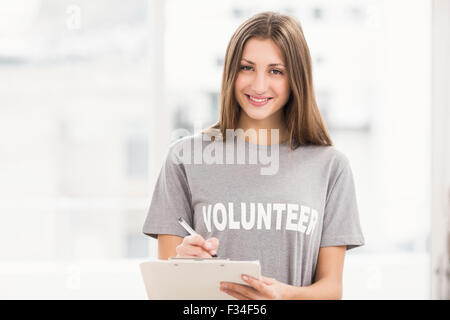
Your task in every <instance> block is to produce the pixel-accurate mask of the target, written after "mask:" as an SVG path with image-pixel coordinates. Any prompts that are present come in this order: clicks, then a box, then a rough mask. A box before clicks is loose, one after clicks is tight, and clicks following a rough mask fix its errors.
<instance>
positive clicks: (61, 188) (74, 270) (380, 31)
mask: <svg viewBox="0 0 450 320" xmlns="http://www.w3.org/2000/svg"><path fill="white" fill-rule="evenodd" d="M265 10H275V11H279V12H281V13H287V14H291V15H293V16H295V17H296V18H297V19H298V20H299V21H300V22H301V24H302V27H303V30H304V33H305V37H306V40H307V42H308V45H309V47H310V50H311V54H312V58H313V71H314V83H315V89H316V93H317V99H318V103H319V109H320V111H321V113H322V115H323V117H324V119H325V121H326V124H327V126H328V128H329V130H330V134H331V138H332V140H333V141H334V143H335V145H336V147H337V148H338V149H340V150H341V151H343V152H344V153H345V154H346V155H347V156H348V158H349V160H350V163H351V167H352V170H353V174H354V178H355V184H356V192H357V197H358V205H359V210H360V218H361V225H362V229H363V232H364V236H365V239H366V245H365V246H364V247H361V248H358V249H354V250H351V251H349V252H348V253H347V257H346V261H345V268H344V299H429V298H430V292H431V291H430V276H431V269H430V244H429V242H430V241H429V239H430V216H431V204H430V197H431V193H430V171H431V168H430V115H431V78H430V76H431V74H430V73H431V2H430V1H429V0H414V1H411V0H389V1H387V0H365V1H361V0H352V1H351V0H339V1H336V0H327V1H312V0H308V1H306V0H305V1H287V0H285V1H261V0H258V1H256V0H252V1H246V2H244V3H242V2H238V1H231V0H230V1H225V0H224V1H206V0H202V1H200V0H195V1H182V0H167V1H161V0H160V1H154V0H130V1H120V0H95V1H88V0H78V1H76V0H73V1H64V0H28V1H26V0H15V1H12V0H10V1H7V0H2V1H1V4H0V298H2V299H79V298H83V299H145V298H146V295H145V290H144V287H143V284H142V279H141V275H140V273H139V263H140V262H142V261H145V260H148V259H152V258H155V257H156V241H154V240H152V239H150V238H148V237H146V236H145V235H143V234H142V231H141V230H142V225H143V222H144V219H145V216H146V211H147V209H148V206H149V204H150V201H151V195H152V192H153V185H154V183H155V179H156V176H157V174H158V173H159V170H160V166H161V159H162V155H163V152H164V151H165V150H166V148H167V146H168V144H169V142H170V139H169V137H168V135H164V134H163V135H160V132H161V131H160V130H159V128H166V131H169V132H173V131H174V130H175V129H180V128H184V129H187V130H188V131H190V132H191V133H194V131H193V126H194V123H195V122H199V121H200V122H201V123H202V124H203V126H204V127H206V126H208V125H210V124H212V123H213V122H215V120H216V119H218V111H219V91H220V85H221V77H222V70H223V60H224V54H225V49H226V46H227V44H228V40H229V39H230V37H231V35H232V33H233V32H234V30H235V29H236V28H237V27H238V26H239V25H240V24H241V23H242V22H243V21H244V20H245V19H247V18H248V17H250V16H251V15H253V14H255V13H257V12H260V11H265ZM158 97H159V98H158ZM160 115H162V116H160ZM167 128H168V129H169V130H167Z"/></svg>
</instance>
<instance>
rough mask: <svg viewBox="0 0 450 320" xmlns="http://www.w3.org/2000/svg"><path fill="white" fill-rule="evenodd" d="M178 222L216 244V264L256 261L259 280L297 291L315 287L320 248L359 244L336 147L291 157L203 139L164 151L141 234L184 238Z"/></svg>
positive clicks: (343, 160)
mask: <svg viewBox="0 0 450 320" xmlns="http://www.w3.org/2000/svg"><path fill="white" fill-rule="evenodd" d="M205 139H206V141H205ZM240 146H243V149H240V148H241V147H240ZM242 150H244V153H242ZM242 154H244V155H245V157H244V158H245V159H242V157H241V158H240V159H238V158H239V156H242ZM255 154H256V155H257V156H258V158H257V159H261V160H257V161H256V163H255V159H254V158H253V160H251V159H252V158H251V155H255ZM264 155H265V157H264ZM267 155H271V156H273V157H272V158H271V163H270V164H268V163H269V162H268V161H267V159H268V156H267ZM212 156H217V157H216V158H212ZM259 156H261V157H259ZM276 156H278V159H276V158H277V157H276ZM202 157H203V158H204V159H202ZM211 159H213V160H214V159H215V160H214V161H212V160H211ZM218 159H222V161H221V160H218ZM264 159H265V160H264ZM239 160H240V161H241V162H239ZM242 160H243V161H242ZM263 161H265V162H263ZM211 162H213V163H211ZM269 167H270V170H268V168H269ZM263 168H265V169H266V171H265V173H264V171H263ZM179 217H183V218H184V220H185V221H186V222H187V223H188V224H189V225H190V226H192V227H193V229H194V230H195V231H196V232H197V233H199V234H200V235H202V236H203V237H204V238H205V239H207V238H210V237H217V238H218V239H219V249H218V252H217V255H218V256H219V257H223V258H229V259H232V260H259V261H260V263H261V271H262V275H263V276H266V277H273V278H275V279H277V280H278V281H281V282H284V283H287V284H290V285H295V286H307V285H310V284H312V283H313V282H314V276H315V270H316V265H317V259H318V254H319V249H320V248H321V247H327V246H341V245H346V246H347V250H348V249H351V248H355V247H357V246H361V245H363V244H364V237H363V234H362V231H361V227H360V222H359V216H358V208H357V201H356V195H355V187H354V181H353V176H352V171H351V169H350V166H349V161H348V159H347V157H346V156H345V155H344V154H343V153H342V152H340V151H338V150H336V148H335V147H334V146H315V145H307V146H299V147H298V148H297V149H295V150H291V149H290V146H289V143H288V142H284V143H281V144H279V145H272V146H266V145H257V144H252V143H249V142H246V141H244V140H243V139H241V138H237V137H234V140H232V139H230V140H229V139H227V142H226V143H225V142H223V141H222V140H220V139H216V141H210V137H209V135H207V134H204V133H197V134H194V135H191V136H188V137H184V138H181V139H178V140H176V141H174V142H172V143H171V144H170V146H169V148H168V152H167V154H166V156H165V161H164V163H163V166H162V169H161V172H160V174H159V177H158V179H157V182H156V185H155V189H154V191H153V197H152V199H151V204H150V208H149V211H148V215H147V218H146V220H145V223H144V227H143V232H144V233H145V234H147V235H149V236H151V237H154V238H157V235H158V234H170V235H177V236H180V237H185V236H187V235H189V234H188V233H187V232H186V231H185V230H184V229H183V228H182V227H181V226H180V225H179V224H178V222H177V219H178V218H179Z"/></svg>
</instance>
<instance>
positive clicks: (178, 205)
mask: <svg viewBox="0 0 450 320" xmlns="http://www.w3.org/2000/svg"><path fill="white" fill-rule="evenodd" d="M192 216H193V209H192V196H191V192H190V189H189V184H188V179H187V176H186V171H185V167H184V164H183V163H182V162H181V161H180V160H179V159H178V158H177V156H176V153H175V151H174V148H173V145H171V146H170V147H169V150H168V152H167V153H166V156H165V160H164V162H163V165H162V168H161V171H160V173H159V176H158V179H157V181H156V184H155V188H154V190H153V196H152V198H151V203H150V207H149V209H148V212H147V217H146V219H145V222H144V227H143V230H142V231H143V233H144V234H146V235H148V236H151V237H153V238H155V239H157V238H158V234H170V235H177V236H180V237H185V236H187V235H189V233H188V232H186V231H185V230H184V229H183V227H181V225H180V224H179V223H178V218H179V217H182V218H183V219H184V220H185V221H186V222H187V223H188V224H189V225H192Z"/></svg>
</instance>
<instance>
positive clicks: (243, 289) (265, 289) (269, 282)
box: [220, 275, 290, 300]
mask: <svg viewBox="0 0 450 320" xmlns="http://www.w3.org/2000/svg"><path fill="white" fill-rule="evenodd" d="M242 280H244V282H246V283H248V286H247V285H243V284H238V283H234V282H225V281H223V282H221V283H220V290H222V291H223V292H225V293H226V294H228V295H230V296H232V297H235V298H237V299H239V300H280V299H289V298H288V297H289V287H290V286H289V285H287V284H285V283H282V282H279V281H277V280H275V279H274V278H267V277H261V280H258V279H256V278H253V277H250V276H247V275H242Z"/></svg>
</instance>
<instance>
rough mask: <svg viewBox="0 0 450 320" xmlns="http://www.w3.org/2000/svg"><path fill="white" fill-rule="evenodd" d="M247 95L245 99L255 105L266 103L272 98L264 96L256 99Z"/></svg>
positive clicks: (259, 105)
mask: <svg viewBox="0 0 450 320" xmlns="http://www.w3.org/2000/svg"><path fill="white" fill-rule="evenodd" d="M245 96H246V97H247V101H248V102H250V103H251V104H252V105H254V106H255V107H261V106H264V105H266V104H267V103H268V102H269V101H270V100H271V99H272V98H265V99H257V98H254V97H252V96H250V95H248V94H246V95H245Z"/></svg>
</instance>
